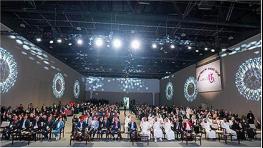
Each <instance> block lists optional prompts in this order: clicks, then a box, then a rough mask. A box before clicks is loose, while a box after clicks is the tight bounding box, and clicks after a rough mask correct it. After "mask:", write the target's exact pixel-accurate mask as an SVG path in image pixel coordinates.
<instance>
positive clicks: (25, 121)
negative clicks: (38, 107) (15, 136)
mask: <svg viewBox="0 0 263 148" xmlns="http://www.w3.org/2000/svg"><path fill="white" fill-rule="evenodd" d="M27 117H28V116H27V115H24V117H23V119H22V120H21V121H20V123H19V129H20V130H28V128H29V127H30V121H29V120H28V119H27Z"/></svg>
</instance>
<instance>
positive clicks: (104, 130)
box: [98, 117, 110, 138]
mask: <svg viewBox="0 0 263 148" xmlns="http://www.w3.org/2000/svg"><path fill="white" fill-rule="evenodd" d="M109 128H110V122H109V121H108V119H107V117H104V118H103V117H101V118H100V120H99V129H98V131H99V134H100V136H101V138H102V137H103V134H106V138H107V137H108V134H109V130H110V129H109Z"/></svg>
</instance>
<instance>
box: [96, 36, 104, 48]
mask: <svg viewBox="0 0 263 148" xmlns="http://www.w3.org/2000/svg"><path fill="white" fill-rule="evenodd" d="M103 44H104V41H103V39H102V38H96V39H95V45H96V47H102V46H103Z"/></svg>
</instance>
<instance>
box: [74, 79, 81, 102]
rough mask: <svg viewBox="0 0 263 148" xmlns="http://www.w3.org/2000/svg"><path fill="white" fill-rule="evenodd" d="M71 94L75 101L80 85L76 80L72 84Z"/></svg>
mask: <svg viewBox="0 0 263 148" xmlns="http://www.w3.org/2000/svg"><path fill="white" fill-rule="evenodd" d="M73 93H74V97H75V98H76V99H77V98H78V97H79V94H80V84H79V81H78V80H76V81H75V83H74V87H73Z"/></svg>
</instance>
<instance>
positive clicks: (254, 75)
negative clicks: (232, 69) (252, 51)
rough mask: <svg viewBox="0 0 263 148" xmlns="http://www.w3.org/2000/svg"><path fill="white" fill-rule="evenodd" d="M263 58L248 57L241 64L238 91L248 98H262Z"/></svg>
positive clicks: (237, 80)
mask: <svg viewBox="0 0 263 148" xmlns="http://www.w3.org/2000/svg"><path fill="white" fill-rule="evenodd" d="M261 75H262V73H261V58H260V57H259V58H253V59H248V60H246V61H245V62H244V63H242V64H241V65H240V66H239V69H238V71H237V73H236V77H235V84H236V87H237V89H238V92H239V93H240V94H241V95H242V96H244V97H245V98H246V99H247V100H253V101H259V100H260V98H261Z"/></svg>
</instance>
